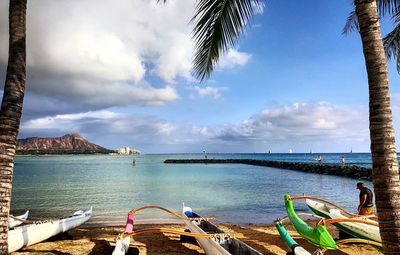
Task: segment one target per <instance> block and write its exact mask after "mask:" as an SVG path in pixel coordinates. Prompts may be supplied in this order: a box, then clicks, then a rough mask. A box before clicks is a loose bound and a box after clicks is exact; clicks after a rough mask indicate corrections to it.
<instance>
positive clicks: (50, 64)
mask: <svg viewBox="0 0 400 255" xmlns="http://www.w3.org/2000/svg"><path fill="white" fill-rule="evenodd" d="M194 4H195V0H170V1H168V3H167V4H165V5H162V4H157V3H156V1H155V0H154V1H150V0H119V1H111V0H102V1H96V0H81V1H73V0H57V1H53V0H35V1H28V9H27V70H28V75H27V81H26V96H25V102H24V110H23V117H22V122H21V129H20V134H19V137H20V138H26V137H54V136H62V135H64V134H69V133H79V134H81V135H82V136H84V137H85V138H87V139H88V140H89V141H91V142H93V143H96V144H99V145H101V146H103V147H106V148H110V149H116V148H119V147H123V146H130V147H134V148H137V149H139V150H141V151H142V152H143V153H183V152H188V153H196V152H197V153H202V152H203V150H205V151H207V152H209V153H230V152H250V153H253V152H256V153H265V152H267V151H269V150H271V151H272V152H288V151H289V150H290V149H291V150H292V151H293V152H299V153H302V152H308V151H310V150H313V151H314V152H349V151H350V150H351V149H352V150H353V151H354V152H369V148H370V140H369V129H368V84H367V75H366V70H365V64H364V57H363V54H362V47H361V40H360V36H359V34H357V33H352V34H349V35H346V36H344V35H342V29H343V26H344V24H345V22H346V19H347V17H348V15H349V13H350V12H351V11H352V9H353V6H352V1H347V0H341V1H329V0H322V1H321V0H299V1H279V0H270V1H266V2H265V5H264V7H263V8H262V9H261V10H258V11H257V14H256V15H255V16H254V17H253V19H252V20H251V22H250V23H249V24H248V26H247V29H246V32H245V33H244V34H243V35H242V36H241V37H240V39H239V41H238V45H236V46H235V47H233V48H230V49H229V50H228V51H227V52H226V54H225V55H224V56H223V57H222V58H221V61H220V62H219V63H218V65H217V67H216V70H215V71H214V72H213V74H212V75H211V77H210V78H209V79H208V80H206V81H203V82H201V83H200V82H199V81H198V80H196V79H195V77H193V76H192V74H191V67H192V65H191V60H192V57H193V51H194V42H193V40H192V37H191V30H192V28H193V23H191V22H190V20H191V18H192V16H193V14H194ZM392 28H393V23H392V22H391V20H390V19H389V18H383V19H382V31H383V34H385V33H387V32H389V31H390V30H391V29H392ZM7 54H8V1H0V86H1V87H0V89H3V87H4V80H5V72H6V66H7V57H8V55H7ZM399 78H400V77H399V74H398V73H397V71H396V68H395V65H394V63H389V79H390V86H391V87H390V89H391V96H392V110H393V115H394V125H395V130H396V134H397V135H396V139H397V141H399V139H400V135H398V134H399V133H400V122H399V120H400V119H399V113H400V79H399Z"/></svg>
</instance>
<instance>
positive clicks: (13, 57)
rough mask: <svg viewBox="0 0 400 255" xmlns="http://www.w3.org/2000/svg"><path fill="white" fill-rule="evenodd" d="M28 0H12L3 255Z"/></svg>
mask: <svg viewBox="0 0 400 255" xmlns="http://www.w3.org/2000/svg"><path fill="white" fill-rule="evenodd" d="M26 5H27V0H10V7H9V33H10V39H9V55H8V66H7V75H6V81H5V85H4V94H3V101H2V104H1V110H0V206H1V207H0V254H8V244H7V241H8V215H9V212H10V201H11V189H12V176H13V168H14V155H15V150H16V145H17V136H18V131H19V124H20V120H21V114H22V103H23V100H24V91H25V79H26V43H25V41H26V22H25V20H26Z"/></svg>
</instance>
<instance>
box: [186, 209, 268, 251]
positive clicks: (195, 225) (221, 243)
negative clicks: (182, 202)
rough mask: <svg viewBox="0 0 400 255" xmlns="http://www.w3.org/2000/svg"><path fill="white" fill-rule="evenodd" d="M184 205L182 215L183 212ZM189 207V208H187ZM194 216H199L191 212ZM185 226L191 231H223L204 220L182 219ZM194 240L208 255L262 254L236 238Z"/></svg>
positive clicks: (207, 232) (200, 232)
mask: <svg viewBox="0 0 400 255" xmlns="http://www.w3.org/2000/svg"><path fill="white" fill-rule="evenodd" d="M188 208H189V207H184V210H183V215H184V216H186V214H185V209H188ZM189 209H190V208H189ZM191 214H193V217H194V218H200V216H199V215H198V214H196V213H192V212H191ZM184 222H185V224H186V226H187V227H188V229H189V230H190V232H192V233H199V234H210V233H220V234H223V233H225V232H224V231H222V230H221V229H219V228H218V227H217V226H215V225H214V224H212V223H210V222H209V221H206V220H184ZM196 241H197V242H198V244H199V245H200V247H201V248H203V250H204V252H205V253H206V254H209V255H230V254H232V255H262V253H260V252H259V251H257V250H255V249H253V248H252V247H250V246H248V245H247V244H245V243H243V242H242V241H240V240H238V239H236V238H223V237H217V238H196Z"/></svg>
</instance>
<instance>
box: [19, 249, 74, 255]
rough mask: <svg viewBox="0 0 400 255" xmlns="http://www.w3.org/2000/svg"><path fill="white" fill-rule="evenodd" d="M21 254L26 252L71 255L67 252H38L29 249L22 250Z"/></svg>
mask: <svg viewBox="0 0 400 255" xmlns="http://www.w3.org/2000/svg"><path fill="white" fill-rule="evenodd" d="M21 252H24V253H25V252H27V253H31V252H32V253H38V252H40V253H44V254H48V253H51V254H55V255H72V254H71V253H69V252H62V251H57V250H40V251H37V250H31V249H24V250H22V251H21Z"/></svg>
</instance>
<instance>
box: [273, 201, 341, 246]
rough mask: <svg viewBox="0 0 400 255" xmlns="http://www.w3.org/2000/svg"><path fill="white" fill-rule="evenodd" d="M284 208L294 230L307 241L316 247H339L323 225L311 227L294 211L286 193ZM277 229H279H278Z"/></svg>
mask: <svg viewBox="0 0 400 255" xmlns="http://www.w3.org/2000/svg"><path fill="white" fill-rule="evenodd" d="M285 208H286V212H287V215H288V218H289V220H290V222H291V223H292V225H293V227H294V228H295V229H296V231H297V232H298V233H299V234H300V235H301V236H302V237H303V238H304V239H306V240H307V241H309V242H310V243H312V244H314V245H315V246H317V247H320V248H323V249H329V250H337V249H339V247H338V246H337V244H336V242H335V240H333V237H332V236H331V234H329V232H328V230H327V229H326V227H325V226H322V225H318V226H317V227H315V228H313V227H311V226H309V225H308V224H307V223H305V222H304V221H303V220H302V219H301V218H300V217H299V216H298V215H297V214H296V212H295V210H294V208H293V202H292V201H291V200H290V196H289V195H288V194H286V195H285ZM278 230H279V229H278Z"/></svg>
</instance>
